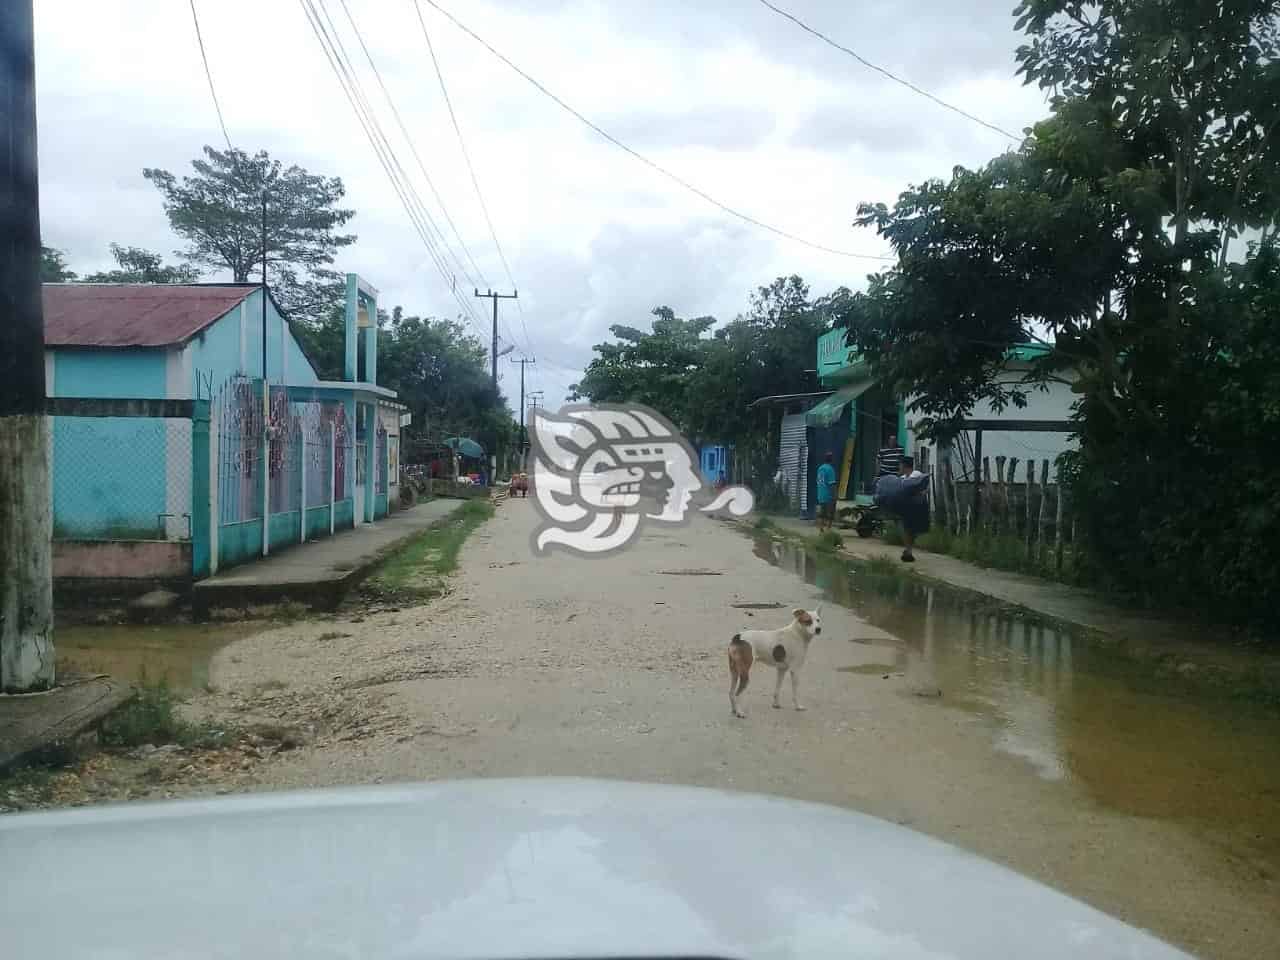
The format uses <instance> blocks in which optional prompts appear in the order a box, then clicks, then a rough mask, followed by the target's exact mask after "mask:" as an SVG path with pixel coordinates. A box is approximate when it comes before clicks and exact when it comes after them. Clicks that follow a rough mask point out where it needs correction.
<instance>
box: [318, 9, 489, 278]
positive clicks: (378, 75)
mask: <svg viewBox="0 0 1280 960" xmlns="http://www.w3.org/2000/svg"><path fill="white" fill-rule="evenodd" d="M341 2H342V10H343V13H345V14H346V15H347V22H348V23H350V24H351V30H352V32H353V33H354V34H355V35H356V40H358V41H359V43H360V49H361V50H363V51H364V57H365V60H367V61H368V63H369V69H371V70H372V71H373V75H374V77H375V78H376V79H377V81H378V87H379V88H380V89H381V90H382V96H383V98H384V99H385V100H386V101H387V106H388V107H390V108H391V115H392V116H393V117H395V120H396V124H397V125H398V126H399V128H400V133H401V134H402V135H403V136H404V139H405V143H407V144H408V145H409V152H410V153H412V154H413V159H414V160H415V161H416V162H417V164H418V170H419V171H421V173H422V178H423V179H424V180H426V182H427V186H428V187H429V188H430V190H431V194H432V196H434V197H435V198H436V203H437V204H439V205H440V211H441V212H442V213H443V214H444V218H445V220H446V221H447V222H448V224H449V228H450V229H451V230H452V231H453V236H454V238H455V239H456V240H457V241H458V246H460V247H461V248H462V252H463V253H464V254H466V257H467V261H468V262H469V263H470V264H471V267H472V269H473V270H475V276H472V275H471V274H470V273H468V272H467V268H466V267H465V266H463V264H462V261H461V260H459V259H458V256H457V254H455V253H454V252H453V250H452V249H451V248H450V247H449V244H448V241H447V240H445V237H444V231H442V230H440V228H439V227H438V226H436V225H435V223H434V221H433V223H432V226H436V233H437V234H438V235H439V237H440V241H441V242H442V243H443V244H444V246H445V249H447V250H448V251H449V255H450V256H452V257H453V259H454V262H455V263H456V264H457V266H458V269H459V270H461V272H462V273H463V274H464V275H465V276H466V278H467V283H469V284H470V285H471V286H473V287H475V286H479V283H478V282H477V281H476V277H479V278H480V280H481V281H483V283H484V285H485V286H488V281H487V280H485V278H484V271H483V270H481V269H480V267H479V265H478V264H477V263H476V260H475V257H473V256H472V255H471V251H470V250H469V249H467V244H466V241H464V240H463V239H462V234H461V233H460V232H459V231H458V226H457V224H455V223H454V222H453V217H451V216H449V208H448V207H447V206H445V202H444V198H443V197H441V196H440V191H439V190H437V189H436V185H435V183H434V181H432V179H431V174H429V173H427V167H426V164H425V163H423V162H422V155H421V154H419V153H418V148H417V146H416V145H415V144H414V142H413V138H412V137H410V136H409V131H408V129H407V128H406V127H405V123H404V120H403V119H402V118H401V116H400V110H399V108H397V107H396V103H395V100H393V99H392V97H391V92H390V91H389V90H388V89H387V85H386V84H385V83H384V82H383V80H382V73H381V71H379V70H378V65H377V64H376V63H375V62H374V60H373V55H372V54H371V53H370V52H369V48H368V46H366V45H365V42H364V36H363V35H362V34H361V33H360V28H359V27H357V26H356V21H355V18H354V17H353V16H352V15H351V8H350V6H348V4H347V0H341Z"/></svg>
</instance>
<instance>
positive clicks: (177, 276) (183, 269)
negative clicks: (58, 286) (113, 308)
mask: <svg viewBox="0 0 1280 960" xmlns="http://www.w3.org/2000/svg"><path fill="white" fill-rule="evenodd" d="M111 256H112V257H114V258H115V261H116V263H117V264H119V267H118V269H115V270H107V271H103V272H100V273H91V274H89V275H88V276H87V277H85V278H84V281H83V282H84V283H196V282H197V281H198V280H199V279H200V271H199V270H197V269H196V268H195V267H193V266H191V264H189V263H188V264H179V265H176V266H165V265H164V263H163V261H162V260H161V258H160V254H158V253H152V252H151V251H150V250H144V249H143V248H142V247H122V246H121V245H120V244H118V243H113V244H111Z"/></svg>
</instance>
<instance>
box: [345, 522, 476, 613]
mask: <svg viewBox="0 0 1280 960" xmlns="http://www.w3.org/2000/svg"><path fill="white" fill-rule="evenodd" d="M492 516H493V504H491V503H490V502H489V501H487V500H467V501H466V502H464V503H463V504H462V506H460V507H459V508H458V509H457V510H455V511H454V512H453V513H452V514H450V515H449V517H448V518H447V519H445V520H442V521H440V522H439V523H437V524H434V525H432V526H431V527H429V528H428V529H426V530H424V531H423V532H422V533H421V534H419V535H418V536H416V537H414V538H413V539H412V540H410V541H409V542H408V543H406V544H405V545H404V546H403V547H401V548H400V549H399V550H397V551H396V552H395V553H394V554H392V555H391V556H390V557H388V558H387V559H386V561H384V562H383V564H382V566H381V567H379V568H378V570H377V572H376V573H374V574H373V576H371V577H369V578H368V579H367V580H366V581H365V582H364V584H363V585H362V588H361V592H362V593H363V594H364V595H365V596H366V597H370V598H374V599H379V600H392V601H403V602H412V601H421V600H430V599H432V598H433V597H438V596H440V594H442V593H443V592H444V578H445V577H446V576H448V575H449V574H450V573H452V572H453V571H454V570H456V569H457V567H458V555H459V553H461V551H462V545H463V544H464V543H465V542H466V540H467V537H469V536H470V535H471V532H472V531H473V530H475V529H476V527H478V526H480V524H482V523H484V522H485V521H486V520H488V519H489V518H490V517H492Z"/></svg>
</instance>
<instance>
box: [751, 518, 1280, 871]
mask: <svg viewBox="0 0 1280 960" xmlns="http://www.w3.org/2000/svg"><path fill="white" fill-rule="evenodd" d="M755 552H756V555H757V556H760V557H761V558H762V559H764V560H766V561H768V562H769V563H772V564H774V565H776V566H779V567H783V568H785V569H790V570H792V571H793V572H795V573H796V574H797V575H799V576H801V577H803V578H804V579H805V580H806V581H807V582H809V583H811V584H813V585H815V586H817V587H819V588H820V589H822V590H823V592H824V593H825V595H826V596H827V597H828V598H829V599H830V600H831V601H832V602H835V603H838V604H840V605H842V606H844V607H847V608H849V609H850V610H852V611H853V612H854V613H856V614H857V615H858V616H859V618H860V619H862V620H863V621H864V622H865V623H866V624H867V625H868V629H867V630H866V631H865V633H864V635H862V636H858V635H855V636H853V637H851V638H849V640H850V647H849V654H850V655H849V658H848V659H849V663H848V664H847V665H845V666H843V667H841V668H838V669H841V670H842V672H844V673H847V674H848V676H849V682H850V683H851V684H861V683H885V682H887V683H896V684H898V685H899V686H900V688H901V690H902V692H903V695H904V696H909V697H915V698H919V699H918V700H917V702H918V703H919V706H920V708H921V709H937V708H943V709H945V708H947V707H951V708H959V709H962V710H965V711H968V712H970V713H973V714H976V715H978V716H979V717H981V718H983V719H985V720H986V721H987V723H986V724H985V725H984V728H985V730H986V735H987V736H989V738H990V745H991V749H992V750H993V751H996V752H999V753H1002V754H1005V755H1008V756H1011V757H1014V758H1017V759H1018V760H1019V761H1021V762H1023V763H1025V764H1026V766H1027V769H1028V771H1029V772H1030V773H1031V774H1032V775H1034V776H1037V777H1040V778H1042V779H1043V780H1045V781H1047V782H1050V783H1053V784H1057V785H1059V786H1060V789H1062V790H1064V791H1072V792H1074V793H1073V794H1072V795H1073V796H1074V795H1075V794H1077V793H1080V792H1083V794H1085V795H1087V797H1088V798H1090V799H1091V800H1092V801H1094V802H1096V803H1098V804H1100V805H1102V806H1103V807H1106V808H1110V809H1113V810H1116V811H1119V812H1121V813H1124V814H1128V815H1132V816H1137V817H1150V818H1158V819H1162V820H1171V821H1176V822H1179V823H1182V824H1185V825H1187V827H1188V828H1190V829H1194V830H1196V832H1197V833H1198V834H1199V835H1201V836H1204V837H1208V838H1210V839H1211V840H1213V841H1214V842H1216V843H1218V844H1220V845H1221V846H1222V847H1224V848H1225V852H1226V853H1227V854H1228V855H1229V856H1231V857H1233V858H1239V859H1240V860H1241V861H1242V862H1244V863H1246V864H1248V865H1249V866H1251V867H1252V868H1254V869H1256V871H1257V875H1259V876H1261V877H1274V876H1276V875H1277V874H1280V711H1277V710H1275V709H1274V708H1269V707H1264V706H1258V705H1254V704H1250V703H1247V702H1240V701H1238V700H1232V699H1230V698H1224V697H1223V696H1222V695H1221V691H1218V692H1217V693H1216V695H1208V694H1206V693H1205V692H1204V691H1203V690H1201V691H1200V692H1197V688H1196V687H1195V686H1194V685H1193V684H1191V683H1186V682H1175V681H1171V680H1169V679H1168V678H1162V677H1159V676H1157V675H1155V674H1154V672H1153V670H1152V668H1151V666H1150V664H1147V663H1143V662H1142V661H1135V660H1133V659H1132V658H1129V657H1126V656H1124V655H1123V653H1121V652H1117V651H1116V650H1115V649H1114V648H1111V647H1109V646H1107V645H1105V644H1102V643H1100V642H1098V641H1097V640H1096V639H1092V638H1090V637H1088V636H1086V635H1084V634H1083V633H1080V632H1076V631H1071V630H1063V629H1057V628H1055V627H1052V626H1047V625H1045V624H1043V623H1038V622H1034V621H1029V620H1027V619H1024V618H1021V617H1019V616H1017V615H1016V614H1014V613H1012V612H1010V611H1007V610H999V609H993V608H991V607H985V606H984V605H983V604H981V603H976V602H975V601H973V600H972V599H971V598H969V597H967V596H965V595H960V594H956V593H954V592H952V591H947V590H945V589H938V588H935V587H931V586H927V585H924V584H919V583H913V582H912V581H910V580H906V579H903V578H901V577H896V576H891V575H890V576H879V577H877V576H876V575H875V574H874V572H873V571H868V570H867V569H866V568H862V567H859V568H856V569H854V570H852V571H851V570H850V568H848V567H847V566H846V565H845V564H844V563H843V562H841V561H839V560H834V559H832V560H827V559H825V558H820V557H817V556H814V555H812V554H807V553H806V552H805V551H804V550H803V549H799V548H796V547H795V546H794V545H791V544H783V543H777V542H771V541H769V540H762V541H757V542H756V546H755ZM868 661H870V662H868ZM1176 679H1177V680H1181V679H1183V678H1176Z"/></svg>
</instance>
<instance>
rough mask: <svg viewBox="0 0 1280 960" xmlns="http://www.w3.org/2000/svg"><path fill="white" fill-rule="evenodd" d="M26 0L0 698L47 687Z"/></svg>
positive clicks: (16, 64)
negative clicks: (7, 694) (4, 695)
mask: <svg viewBox="0 0 1280 960" xmlns="http://www.w3.org/2000/svg"><path fill="white" fill-rule="evenodd" d="M31 7H32V0H0V38H3V40H2V41H0V118H3V119H0V123H2V124H3V125H4V140H3V141H2V142H0V224H2V225H3V226H2V227H0V229H2V230H3V234H4V243H3V246H2V247H0V690H3V692H5V693H30V692H33V691H36V690H47V689H49V688H50V687H52V686H53V682H54V669H53V668H54V656H53V581H52V579H51V571H52V568H51V563H50V545H49V540H50V537H51V535H52V533H53V518H52V515H51V512H50V505H51V501H50V496H49V421H48V418H47V417H46V416H45V397H44V392H45V382H44V313H43V310H42V309H41V304H40V190H39V178H38V175H37V165H36V155H37V150H36V75H35V38H34V34H33V28H32V14H31Z"/></svg>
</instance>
